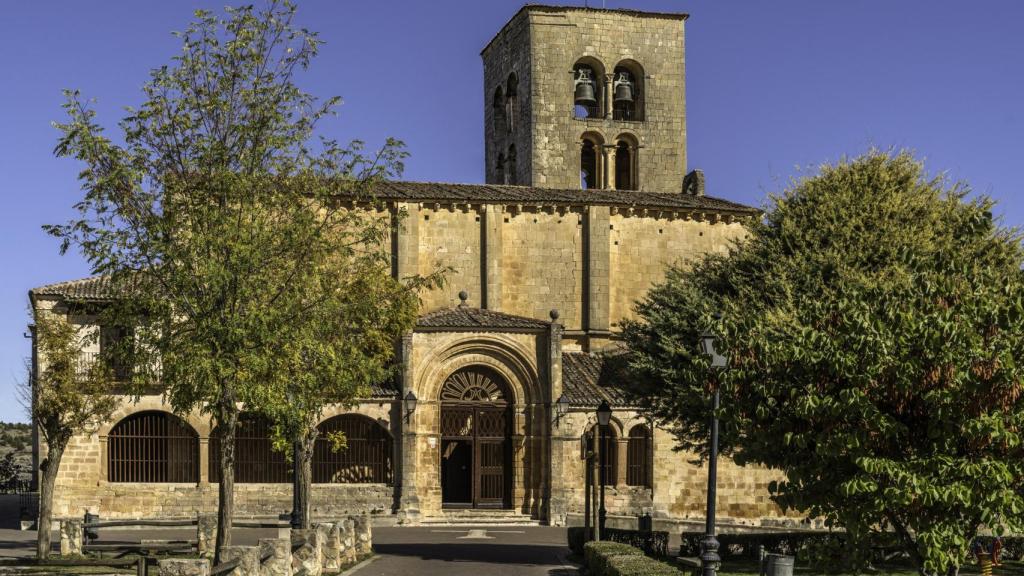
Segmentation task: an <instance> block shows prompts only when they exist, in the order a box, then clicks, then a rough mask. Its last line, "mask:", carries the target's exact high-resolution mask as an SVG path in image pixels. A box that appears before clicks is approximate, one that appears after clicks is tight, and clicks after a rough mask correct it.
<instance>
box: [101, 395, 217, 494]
mask: <svg viewBox="0 0 1024 576" xmlns="http://www.w3.org/2000/svg"><path fill="white" fill-rule="evenodd" d="M107 480H108V481H110V482H189V483H193V482H198V481H199V435H198V434H196V431H195V430H194V429H193V428H192V427H191V426H189V425H188V423H187V422H185V421H184V420H182V419H181V418H179V417H177V416H175V415H174V414H170V413H168V412H160V411H157V410H150V411H146V412H137V413H135V414H132V415H130V416H127V417H125V418H124V420H121V421H120V422H118V423H117V425H116V426H114V428H113V429H112V430H111V431H110V434H109V435H108V436H107Z"/></svg>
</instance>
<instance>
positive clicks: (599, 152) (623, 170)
mask: <svg viewBox="0 0 1024 576" xmlns="http://www.w3.org/2000/svg"><path fill="white" fill-rule="evenodd" d="M614 142H615V144H614V146H607V147H606V146H605V144H604V139H603V138H602V137H601V134H599V133H598V132H587V133H585V134H583V136H582V137H581V139H580V188H581V189H583V190H594V189H600V188H612V189H615V190H638V189H639V188H640V182H639V177H638V176H637V175H638V174H639V159H638V157H639V152H640V146H639V144H638V142H637V140H636V139H635V138H634V137H633V136H632V135H630V134H625V133H624V134H620V135H619V137H618V138H616V140H615V141H614ZM612 167H614V170H613V169H612Z"/></svg>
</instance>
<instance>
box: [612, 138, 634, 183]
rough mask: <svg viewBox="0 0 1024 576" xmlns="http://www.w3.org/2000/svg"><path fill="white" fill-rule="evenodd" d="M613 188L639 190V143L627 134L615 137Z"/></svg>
mask: <svg viewBox="0 0 1024 576" xmlns="http://www.w3.org/2000/svg"><path fill="white" fill-rule="evenodd" d="M614 145H615V188H616V189H617V190H639V189H640V176H639V175H640V142H639V140H638V139H637V137H636V136H635V135H633V134H631V133H629V132H622V133H620V134H619V135H618V136H616V137H615V140H614Z"/></svg>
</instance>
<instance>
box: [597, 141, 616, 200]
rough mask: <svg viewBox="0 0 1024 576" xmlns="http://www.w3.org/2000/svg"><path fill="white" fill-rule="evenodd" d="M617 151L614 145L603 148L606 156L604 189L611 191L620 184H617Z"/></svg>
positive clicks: (602, 150) (606, 145)
mask: <svg viewBox="0 0 1024 576" xmlns="http://www.w3.org/2000/svg"><path fill="white" fill-rule="evenodd" d="M615 150H616V148H615V144H614V143H613V144H605V145H604V146H602V147H601V152H602V153H603V154H604V170H605V176H604V187H605V188H607V189H609V190H615V189H617V188H618V184H617V183H616V182H615Z"/></svg>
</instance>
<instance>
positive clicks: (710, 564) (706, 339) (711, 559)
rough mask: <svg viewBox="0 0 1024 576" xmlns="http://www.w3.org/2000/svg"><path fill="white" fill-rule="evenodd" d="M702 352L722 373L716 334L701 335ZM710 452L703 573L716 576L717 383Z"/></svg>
mask: <svg viewBox="0 0 1024 576" xmlns="http://www.w3.org/2000/svg"><path fill="white" fill-rule="evenodd" d="M721 319H722V314H721V313H716V314H715V320H716V321H719V320H721ZM700 351H701V353H702V354H704V355H706V356H709V357H710V358H711V369H712V370H714V371H716V372H719V373H721V372H722V371H723V370H725V367H726V364H727V362H726V359H725V356H723V355H721V354H719V353H718V352H717V351H715V335H714V333H712V332H711V331H710V330H705V331H704V333H703V334H701V336H700ZM711 405H712V407H711V446H710V448H711V453H710V455H709V456H708V507H707V513H706V518H705V524H704V539H703V540H702V541H701V553H700V563H701V570H702V572H701V573H702V575H703V576H715V574H717V573H718V567H719V566H720V565H721V563H722V557H721V556H719V555H718V539H717V538H715V500H716V499H717V496H718V490H717V486H716V485H717V483H718V482H717V481H718V406H719V394H718V386H717V385H716V386H715V394H714V397H713V398H712V401H711Z"/></svg>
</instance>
